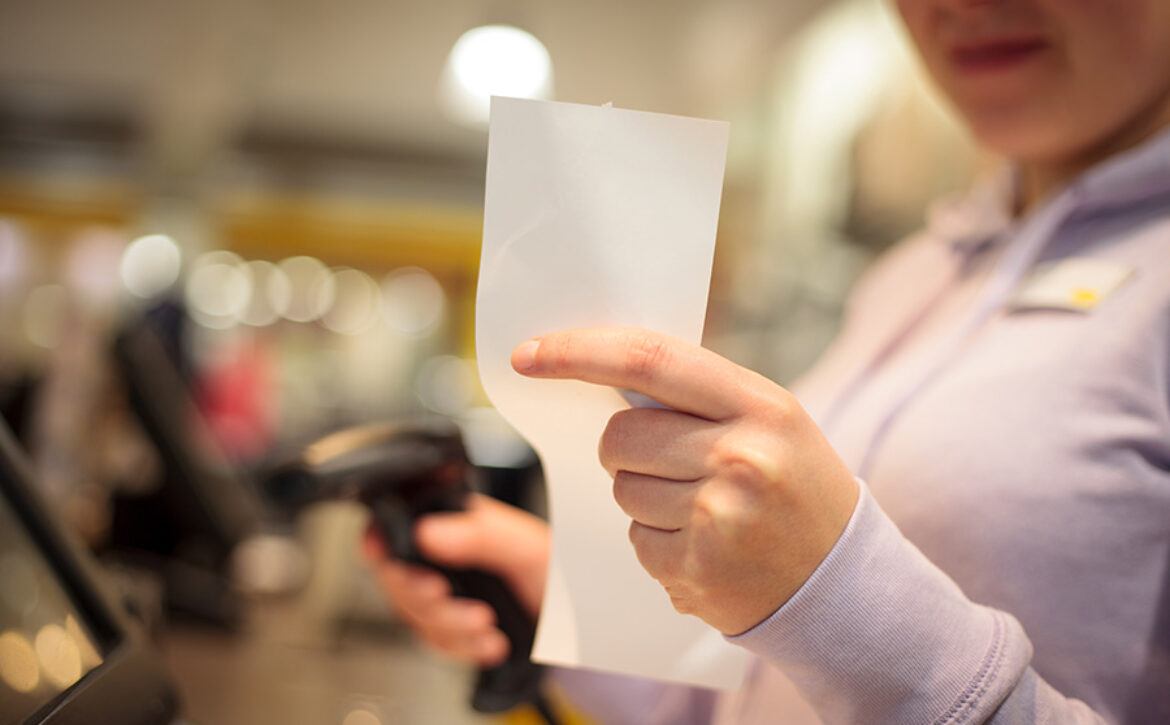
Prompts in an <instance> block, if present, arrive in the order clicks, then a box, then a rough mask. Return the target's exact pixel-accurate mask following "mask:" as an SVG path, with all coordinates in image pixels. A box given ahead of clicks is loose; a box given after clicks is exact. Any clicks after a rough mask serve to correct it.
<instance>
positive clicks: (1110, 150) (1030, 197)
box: [1016, 101, 1170, 216]
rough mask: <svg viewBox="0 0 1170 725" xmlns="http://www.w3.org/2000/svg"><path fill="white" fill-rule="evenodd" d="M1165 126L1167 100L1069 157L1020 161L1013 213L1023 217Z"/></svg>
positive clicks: (1169, 113) (1169, 122) (1169, 119)
mask: <svg viewBox="0 0 1170 725" xmlns="http://www.w3.org/2000/svg"><path fill="white" fill-rule="evenodd" d="M1167 127H1170V101H1167V102H1163V103H1159V104H1154V105H1153V106H1152V107H1151V108H1150V109H1148V110H1147V111H1145V112H1143V113H1141V114H1139V115H1138V116H1137V117H1135V118H1133V119H1131V120H1130V121H1129V122H1128V123H1126V124H1125V125H1124V126H1122V127H1121V128H1119V129H1117V130H1116V131H1115V132H1113V133H1111V134H1109V135H1108V136H1106V137H1105V138H1104V139H1102V140H1100V141H1098V142H1096V143H1094V144H1091V145H1090V146H1088V147H1086V148H1083V149H1079V150H1077V151H1076V152H1074V153H1072V154H1069V155H1066V156H1061V157H1057V158H1052V159H1033V160H1027V159H1024V160H1021V161H1020V177H1019V180H1020V185H1019V190H1018V193H1019V197H1018V198H1017V206H1016V213H1017V214H1018V215H1021V216H1022V215H1023V214H1025V213H1026V212H1028V211H1029V210H1030V209H1031V208H1033V207H1034V206H1035V205H1036V204H1037V203H1038V202H1041V201H1043V200H1044V199H1045V198H1047V197H1048V196H1050V195H1052V194H1053V193H1055V192H1057V191H1059V190H1060V189H1062V188H1064V187H1065V186H1067V185H1068V184H1069V183H1070V182H1071V181H1072V180H1073V179H1075V178H1076V177H1078V176H1080V175H1081V174H1082V173H1084V172H1085V171H1087V170H1089V169H1090V168H1092V167H1093V166H1095V165H1097V164H1098V163H1100V162H1102V161H1104V160H1105V159H1108V158H1109V157H1111V156H1114V155H1116V154H1119V153H1121V152H1123V151H1126V150H1128V149H1130V148H1133V147H1134V146H1137V145H1138V144H1140V143H1142V142H1143V141H1145V140H1146V139H1148V138H1150V137H1152V136H1154V135H1155V134H1157V133H1158V132H1159V131H1161V130H1162V129H1164V128H1167Z"/></svg>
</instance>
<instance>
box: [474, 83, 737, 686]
mask: <svg viewBox="0 0 1170 725" xmlns="http://www.w3.org/2000/svg"><path fill="white" fill-rule="evenodd" d="M727 137H728V125H727V124H726V123H723V122H718V121H707V120H701V119H693V118H683V117H679V116H666V115H661V114H654V113H643V112H639V111H629V110H623V109H617V108H612V107H608V106H584V105H575V104H568V103H551V102H545V101H530V100H519V99H511V98H498V97H497V98H493V99H492V106H491V126H490V133H489V141H488V159H487V188H486V192H485V201H484V226H483V250H482V256H481V259H480V270H479V283H478V290H477V300H476V356H477V358H478V364H479V372H480V377H481V378H482V380H483V384H484V388H485V389H486V391H487V394H488V397H489V398H490V399H491V401H492V403H493V404H494V405H495V406H496V408H497V409H498V410H499V411H500V413H502V414H503V415H504V417H505V418H507V419H508V421H509V422H510V423H511V424H512V425H513V426H515V427H516V429H517V430H518V431H519V432H520V433H521V434H522V435H523V436H524V437H525V438H527V439H528V441H529V442H530V443H531V444H532V446H533V447H534V448H535V449H536V451H537V453H538V454H539V455H540V459H541V462H542V464H543V466H544V473H545V478H546V480H547V482H548V489H549V490H548V495H549V514H550V518H551V521H552V532H553V551H552V562H551V566H550V570H549V582H548V587H547V589H546V591H545V594H544V604H543V608H542V612H541V618H540V623H539V626H538V627H537V636H536V645H535V647H534V650H533V658H534V659H536V660H538V661H541V662H545V663H549V664H557V665H565V666H579V667H587V668H592V669H600V670H606V671H610V672H617V673H623V674H630V675H639V676H644V677H653V678H658V679H664V680H670V681H675V682H682V683H686V684H691V685H699V686H704V687H713V688H722V689H733V688H736V687H738V686H739V684H740V682H741V681H742V679H743V675H744V672H745V670H746V666H747V658H748V655H747V653H746V652H744V651H743V650H741V649H739V648H737V647H734V646H732V645H730V644H728V643H727V642H726V641H724V639H723V637H722V636H721V635H720V634H719V633H718V632H717V631H715V630H714V629H712V628H711V627H709V626H707V625H706V624H705V623H703V622H702V621H701V620H699V619H698V618H696V617H693V616H688V615H682V614H679V613H677V612H675V611H674V608H673V607H672V606H671V604H670V599H669V597H667V595H666V593H665V592H664V591H663V590H662V588H661V587H660V586H659V585H658V583H657V582H655V581H654V580H653V579H652V578H651V577H650V575H648V574H647V573H646V572H645V571H644V570H643V569H642V568H641V566H640V565H639V564H638V561H637V558H636V557H635V555H634V551H633V548H632V547H631V545H630V543H629V540H628V538H627V530H628V528H629V518H628V517H627V516H626V515H625V514H624V513H623V512H622V511H621V509H620V508H618V506H617V504H616V503H615V502H614V500H613V494H612V481H611V480H610V478H609V475H608V474H607V473H606V472H605V470H604V469H603V468H602V467H601V464H600V462H599V461H598V459H597V443H598V440H599V439H600V436H601V432H602V430H603V429H604V428H605V424H606V422H607V421H608V420H609V417H610V416H611V415H613V414H614V413H615V412H617V411H618V410H620V409H622V408H625V407H628V405H627V403H626V402H625V401H624V400H622V398H621V396H619V395H618V393H617V391H615V390H613V389H611V388H606V387H601V386H594V385H589V384H586V383H580V382H577V381H564V380H533V379H528V378H524V377H522V376H520V375H519V374H517V373H516V372H514V371H513V370H512V368H511V365H510V364H509V357H510V355H511V352H512V348H513V347H515V346H516V345H517V344H519V343H521V342H523V341H524V340H527V339H528V338H530V337H534V336H536V335H540V334H543V333H547V332H552V331H554V330H561V329H566V328H575V327H599V326H631V327H642V328H648V329H653V330H658V331H660V332H664V333H667V334H670V335H674V336H676V337H680V338H683V339H686V340H690V341H692V342H696V343H697V342H699V340H700V338H701V336H702V331H703V318H704V315H705V313H706V309H707V292H708V288H709V286H710V283H711V260H712V256H713V254H714V250H715V228H716V223H717V218H718V215H719V201H720V194H721V190H722V186H723V167H724V160H725V158H726V155H727Z"/></svg>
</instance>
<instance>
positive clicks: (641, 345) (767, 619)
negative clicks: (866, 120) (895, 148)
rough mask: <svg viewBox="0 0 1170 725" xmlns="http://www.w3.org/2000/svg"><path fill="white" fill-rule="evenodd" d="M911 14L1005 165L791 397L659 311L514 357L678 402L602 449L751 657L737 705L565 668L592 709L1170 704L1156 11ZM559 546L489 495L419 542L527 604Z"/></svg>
mask: <svg viewBox="0 0 1170 725" xmlns="http://www.w3.org/2000/svg"><path fill="white" fill-rule="evenodd" d="M897 6H898V9H899V11H900V12H901V15H902V17H903V19H904V21H905V23H906V26H907V27H908V29H909V31H910V35H911V36H912V38H913V40H914V42H915V43H916V45H917V47H918V50H919V52H920V54H921V56H922V58H923V61H924V63H925V65H926V67H927V68H928V69H929V71H930V73H931V74H932V76H933V77H934V79H935V81H936V82H937V84H938V85H939V86H940V87H941V89H942V90H943V92H944V93H945V94H946V95H947V96H948V97H949V98H950V99H951V101H952V102H953V104H954V105H955V107H956V108H957V109H958V111H959V113H960V114H961V115H962V116H963V118H964V119H966V121H967V123H968V124H969V125H970V128H971V130H972V132H973V133H974V135H975V136H976V137H977V138H978V139H979V141H980V142H981V143H983V144H985V145H986V146H988V147H989V148H990V149H992V150H994V151H997V152H999V153H1001V154H1003V155H1004V156H1006V157H1008V158H1009V159H1011V160H1012V163H1011V164H1010V168H1009V169H1006V170H1005V173H1004V174H1003V175H1002V176H1001V177H999V178H998V179H995V180H993V181H992V182H989V183H986V184H983V185H980V186H978V187H977V188H975V189H974V190H973V191H972V192H971V194H970V195H968V196H967V197H966V198H965V199H962V200H959V201H956V202H952V203H950V204H947V205H943V206H939V207H937V208H936V209H935V211H934V213H933V214H932V216H931V220H930V223H929V225H928V228H927V229H926V230H925V231H924V232H922V233H921V234H919V235H917V236H916V237H914V238H912V239H910V240H908V241H906V242H905V243H904V244H902V245H901V246H899V247H898V248H897V249H895V250H894V251H893V252H892V253H890V254H889V255H888V256H887V257H886V258H885V259H884V260H882V261H881V262H880V263H879V264H878V265H877V266H876V267H875V269H874V270H873V271H872V272H871V273H870V274H869V275H868V276H867V278H866V279H865V280H864V281H863V282H862V283H861V285H860V286H859V288H858V289H857V290H856V291H855V293H854V295H853V296H852V298H851V303H850V308H849V313H848V316H847V319H846V322H845V325H844V328H843V332H842V334H841V337H840V339H839V340H838V341H837V342H836V343H835V344H834V346H833V347H832V348H831V349H830V351H829V352H828V353H827V354H826V356H825V357H824V358H823V359H822V360H821V361H820V363H818V365H817V366H816V367H815V368H814V369H813V371H811V373H810V374H809V375H808V376H807V377H806V378H805V379H803V380H802V381H801V382H799V383H798V384H797V385H795V386H793V392H791V393H790V392H789V391H788V390H785V389H783V388H781V387H779V386H777V385H775V384H774V383H772V382H770V381H769V380H767V379H765V378H763V377H761V376H759V375H756V374H755V373H753V372H751V371H748V370H745V369H743V368H740V367H738V366H736V365H734V364H733V363H731V362H729V361H727V360H725V359H722V358H720V357H718V356H717V355H715V354H713V353H711V352H709V351H706V350H704V349H701V348H697V347H694V346H690V345H687V344H684V343H681V342H679V341H677V340H673V339H669V338H665V337H662V336H660V335H657V334H654V333H651V332H646V331H641V330H629V329H605V330H571V331H565V332H559V333H554V334H550V335H546V336H543V337H541V338H539V339H536V340H531V341H529V342H526V343H524V344H522V345H520V346H519V347H517V349H516V350H515V351H514V353H513V357H512V364H513V367H514V368H515V369H516V370H517V371H518V372H520V373H522V374H525V375H531V376H537V377H555V378H574V379H579V380H584V381H588V382H594V383H599V384H604V385H612V386H616V387H620V388H631V389H635V390H638V391H640V392H642V393H645V394H647V395H649V396H650V397H652V398H655V399H657V400H659V401H661V402H663V403H665V404H667V405H668V406H670V408H671V409H670V410H659V409H635V410H628V411H623V412H620V413H618V414H617V415H615V416H614V418H613V419H612V421H611V422H610V425H609V427H608V429H607V430H606V432H605V434H604V436H603V439H602V442H601V449H600V450H601V458H602V462H603V464H604V465H605V466H606V468H607V469H608V470H609V471H610V472H611V473H612V474H613V475H614V495H615V498H616V500H617V503H618V504H619V505H620V506H621V507H622V508H623V509H624V510H625V511H626V512H627V513H628V514H629V515H630V517H631V519H632V523H631V528H630V538H631V541H632V543H633V545H634V547H635V549H636V551H637V554H638V557H639V560H640V561H641V563H642V564H643V566H644V567H645V568H646V570H647V571H648V572H649V573H650V574H651V575H652V576H654V577H655V578H656V579H658V581H659V582H660V583H661V584H662V585H663V586H664V587H665V589H666V591H667V592H668V593H669V595H670V596H671V599H672V601H673V602H674V604H675V606H676V607H677V608H678V609H679V610H680V611H683V612H687V613H691V614H694V615H696V616H698V617H700V618H702V619H703V620H705V621H706V622H708V623H709V624H710V625H711V626H713V627H715V628H716V629H718V630H720V631H721V632H723V633H724V634H725V635H727V636H728V638H729V639H730V641H732V642H734V643H737V644H740V645H742V646H743V647H746V648H748V649H749V650H751V651H752V652H753V653H755V654H756V655H757V656H758V661H757V663H756V666H755V668H754V670H753V672H752V674H751V676H750V677H749V680H748V682H747V684H746V685H745V686H744V688H743V689H742V691H740V692H738V693H734V694H731V695H719V696H716V695H712V694H710V693H704V692H698V691H690V690H686V689H684V688H678V687H670V686H663V685H656V684H651V683H641V682H635V681H632V680H624V679H623V678H618V677H609V676H602V675H596V674H587V673H574V672H568V671H564V672H558V673H557V677H558V679H559V680H560V681H561V683H562V684H563V686H564V688H565V690H566V691H567V692H568V693H569V694H570V696H573V697H575V699H576V700H577V701H578V702H579V703H580V704H581V705H582V707H583V708H584V709H586V710H587V711H591V712H593V713H594V714H595V715H596V716H597V717H598V718H599V719H600V720H602V721H604V722H629V723H648V722H672V723H673V722H711V721H714V722H720V723H737V724H738V723H755V722H759V723H777V722H780V723H783V722H793V723H797V722H818V721H819V722H825V723H899V724H907V723H977V722H992V723H1033V722H1051V723H1096V722H1109V723H1123V722H1126V723H1128V722H1134V723H1136V722H1170V130H1167V129H1168V128H1170V3H1166V2H1164V1H1163V0H978V1H977V0H898V1H897ZM827 92H828V91H827ZM547 536H548V535H547V531H546V530H545V528H544V526H543V524H541V523H540V522H539V521H536V520H535V519H532V518H531V517H528V516H527V515H525V514H522V513H520V512H518V511H515V510H512V509H508V508H506V507H504V506H503V505H502V504H498V503H495V502H492V501H488V500H484V499H477V500H476V501H475V503H474V505H473V506H472V508H471V509H470V511H469V512H468V513H465V514H458V515H449V516H445V517H435V518H432V519H428V520H424V521H422V522H421V523H420V525H419V528H418V530H417V538H418V540H419V543H420V545H421V547H422V548H423V550H424V551H426V552H428V553H429V554H430V555H431V557H432V558H434V559H435V560H438V561H446V562H449V563H451V564H454V565H461V564H475V565H478V566H482V567H485V568H490V569H495V570H496V571H499V572H500V573H501V574H502V575H503V576H505V577H506V579H507V580H508V581H509V582H511V583H512V585H513V586H514V587H515V588H516V590H517V591H518V592H519V594H520V596H521V598H522V599H523V600H524V601H525V602H527V603H528V605H529V606H530V607H531V608H532V610H533V612H534V613H535V612H536V610H537V609H538V608H539V602H540V593H541V591H542V589H543V582H544V567H545V564H546V561H547V551H548V538H547ZM379 567H380V572H381V573H382V577H383V581H384V582H385V585H386V588H387V589H388V591H389V593H390V595H391V596H392V597H393V599H394V600H395V601H396V602H397V603H398V605H399V607H400V609H401V611H402V612H403V614H404V616H405V617H406V618H407V619H408V621H410V622H412V623H413V624H414V626H415V627H416V628H417V630H418V631H419V632H420V633H421V635H422V636H423V637H424V638H425V639H426V640H428V641H429V642H431V643H432V644H434V645H436V646H437V647H439V648H440V649H442V650H444V651H446V652H448V653H450V654H452V655H453V656H456V657H460V658H463V659H465V660H469V661H477V662H482V663H486V662H491V661H494V660H496V659H498V658H500V657H502V656H503V654H504V652H505V651H506V647H507V644H506V641H505V640H504V639H503V638H502V636H501V635H500V633H499V632H498V631H496V630H495V629H494V627H493V625H492V617H491V612H490V611H489V610H487V609H486V607H484V606H481V605H479V604H478V603H475V602H469V601H463V600H458V599H453V598H451V597H450V595H449V593H448V590H447V589H446V587H445V585H444V583H443V582H442V580H441V579H439V578H438V577H437V576H435V575H432V574H429V573H427V572H423V571H421V570H417V569H412V568H409V567H406V566H403V565H402V564H400V563H397V562H393V561H387V560H381V561H380V564H379Z"/></svg>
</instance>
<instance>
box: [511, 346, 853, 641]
mask: <svg viewBox="0 0 1170 725" xmlns="http://www.w3.org/2000/svg"><path fill="white" fill-rule="evenodd" d="M512 366H513V368H515V369H516V371H517V372H520V373H522V374H524V375H528V376H531V377H538V378H571V379H576V380H582V381H585V382H589V383H597V384H600V385H611V386H614V387H616V388H620V389H628V390H634V391H637V392H639V393H643V394H645V395H647V396H649V397H651V398H653V399H654V400H657V401H659V402H660V403H662V404H664V405H667V406H669V407H670V408H671V409H670V410H661V409H656V408H634V409H631V410H623V411H621V412H619V413H617V414H615V415H614V416H613V418H611V419H610V422H609V425H608V426H607V427H606V430H605V432H604V434H603V435H602V438H601V444H600V456H601V463H602V465H603V466H605V468H606V470H608V471H609V472H610V474H611V475H613V477H614V497H615V498H616V499H617V502H618V505H619V506H621V508H622V509H623V510H624V511H625V512H626V513H627V514H629V515H630V517H631V518H632V519H633V522H632V523H631V524H630V541H631V542H632V543H633V545H634V549H635V551H636V552H637V555H638V560H639V561H640V562H641V564H642V566H643V567H645V569H646V571H648V572H649V573H650V575H651V576H653V577H654V578H655V579H657V580H658V581H659V583H661V584H662V586H663V587H664V588H665V589H666V591H667V593H668V594H669V595H670V598H671V601H672V602H673V604H674V607H675V609H677V610H678V611H680V612H683V613H687V614H694V615H696V616H698V617H700V618H701V619H703V620H704V621H706V622H707V623H708V624H710V625H711V626H713V627H715V628H716V629H718V630H720V631H721V632H723V633H725V634H739V633H742V632H744V631H746V630H748V629H750V628H751V627H753V626H755V625H756V624H758V623H759V622H761V621H762V620H764V619H766V618H767V617H768V616H769V615H770V614H772V612H774V611H775V610H776V609H778V608H779V607H780V606H781V605H783V604H784V603H785V602H786V601H788V599H789V598H790V597H791V596H792V595H793V594H794V593H795V592H796V590H797V589H799V588H800V586H801V585H802V584H803V583H804V582H805V580H806V579H808V577H809V576H810V575H811V574H812V572H813V570H814V569H816V567H817V565H819V564H820V562H821V561H822V560H823V559H824V558H825V556H826V554H828V552H829V550H830V549H831V548H832V547H833V545H834V544H835V543H836V541H837V539H838V537H840V535H841V532H842V531H843V530H844V528H845V525H846V524H847V523H848V521H849V517H850V516H851V515H852V512H853V508H854V505H855V504H856V501H857V496H858V487H857V483H856V481H854V479H853V475H852V474H851V473H850V471H849V469H848V468H846V466H845V464H844V463H843V462H842V461H841V459H840V458H838V456H837V454H836V452H835V451H834V450H833V449H832V447H831V446H830V445H829V443H828V441H826V440H825V438H824V436H823V435H822V434H821V431H820V430H819V429H818V428H817V426H816V425H815V424H814V423H813V421H812V420H811V419H810V418H809V416H808V415H807V414H806V413H805V412H804V410H803V409H802V408H801V407H800V405H799V403H797V401H796V399H795V398H794V397H793V396H792V395H791V394H790V393H789V392H788V391H786V390H784V389H783V388H781V387H780V386H778V385H776V384H775V383H773V382H771V381H770V380H768V379H766V378H764V377H763V376H761V375H758V374H757V373H754V372H752V371H750V370H747V369H745V368H742V367H739V366H738V365H735V364H734V363H731V362H730V361H728V360H726V359H724V358H721V357H719V356H718V355H716V354H715V353H713V352H710V351H709V350H705V349H703V348H701V347H697V346H695V345H691V344H689V343H686V342H683V341H681V340H678V339H675V338H671V337H667V336H665V335H660V334H657V333H653V332H648V331H645V330H636V329H627V328H616V329H589V330H568V331H564V332H556V333H552V334H549V335H543V336H541V337H539V338H535V339H533V340H529V341H527V342H525V343H522V344H521V345H519V346H517V347H516V349H515V350H514V351H513V353H512Z"/></svg>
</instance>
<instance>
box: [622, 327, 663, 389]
mask: <svg viewBox="0 0 1170 725" xmlns="http://www.w3.org/2000/svg"><path fill="white" fill-rule="evenodd" d="M670 354H671V353H670V346H668V345H667V344H666V342H665V341H663V340H660V339H658V338H656V337H650V336H640V337H638V338H637V340H636V341H635V342H634V343H633V344H631V345H630V347H629V349H628V350H627V351H626V359H625V373H626V374H627V375H628V376H629V377H631V378H632V379H634V380H645V379H648V378H652V377H654V375H655V373H656V372H657V371H658V370H659V369H661V368H662V367H663V366H665V365H666V364H667V363H668V362H669V361H670Z"/></svg>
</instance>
